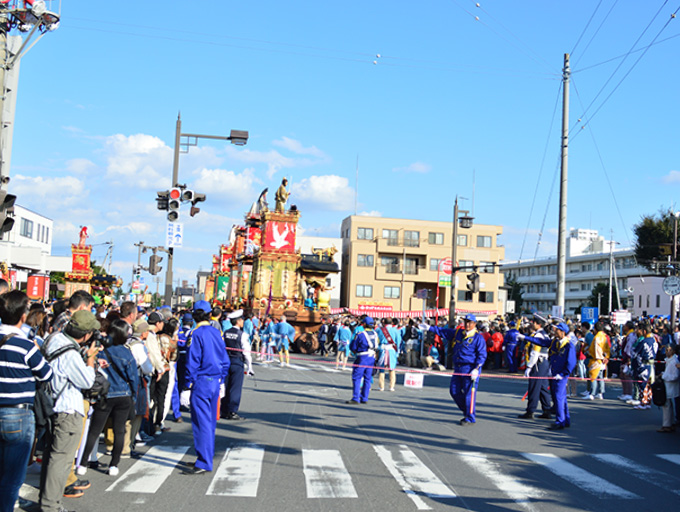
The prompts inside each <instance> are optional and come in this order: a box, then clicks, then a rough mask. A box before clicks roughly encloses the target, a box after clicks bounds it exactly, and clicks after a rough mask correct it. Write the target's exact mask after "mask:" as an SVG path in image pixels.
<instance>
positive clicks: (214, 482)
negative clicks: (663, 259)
mask: <svg viewBox="0 0 680 512" xmlns="http://www.w3.org/2000/svg"><path fill="white" fill-rule="evenodd" d="M328 362H329V360H328V359H326V360H325V363H324V360H321V359H319V358H314V357H306V356H303V358H302V359H295V360H293V362H292V364H291V367H290V368H281V367H279V365H278V363H276V364H275V365H272V366H264V365H256V367H255V372H256V380H255V379H252V378H248V379H247V380H246V383H245V385H244V395H243V402H242V405H241V411H240V413H241V414H242V415H243V416H244V417H246V420H245V421H240V422H233V421H226V420H221V421H220V422H219V423H218V427H217V440H216V453H215V471H214V472H213V473H212V474H205V475H200V476H184V475H182V474H181V470H182V469H183V468H184V467H185V466H184V463H188V462H192V461H193V460H194V459H195V456H194V455H193V443H192V436H191V427H190V422H189V414H188V413H185V415H184V418H185V422H184V423H182V424H175V423H172V422H170V423H168V424H169V425H170V426H171V427H172V430H171V431H169V432H166V433H164V434H163V435H162V436H160V437H159V438H158V439H157V440H156V441H155V442H153V443H151V444H150V445H149V446H147V447H144V448H142V449H141V450H140V451H142V452H143V453H144V456H143V457H142V458H141V459H139V460H135V459H124V460H123V461H122V462H121V465H120V470H121V471H120V475H119V476H118V477H117V478H114V477H110V476H108V475H107V474H106V473H105V468H104V469H103V470H102V471H99V470H89V471H88V473H87V476H85V477H83V478H87V479H89V480H90V481H91V482H92V487H91V488H90V489H89V490H88V491H86V494H85V496H84V497H82V498H78V499H71V500H64V506H66V507H67V508H68V509H69V510H77V511H79V512H80V511H90V510H91V511H94V510H97V511H101V512H108V511H112V512H113V511H116V512H118V511H120V510H125V511H137V510H138V511H140V512H141V511H143V512H151V511H168V510H171V511H173V512H175V511H184V510H186V511H189V510H193V511H204V510H206V511H207V510H216V509H223V508H225V507H230V508H231V507H237V508H238V509H242V510H249V511H251V510H252V511H275V512H283V511H323V510H331V511H335V510H342V511H343V512H351V511H360V510H361V511H366V510H394V511H402V510H403V511H407V510H427V509H432V510H454V511H455V510H474V511H486V512H496V511H499V510H520V511H575V510H579V511H581V510H586V511H593V512H595V511H598V512H605V511H615V512H628V511H630V512H640V511H647V510H670V509H672V508H673V507H677V503H678V494H680V467H679V464H680V433H678V432H676V433H673V434H659V433H657V432H656V429H657V428H659V427H660V425H661V412H660V410H659V409H658V408H656V407H654V408H652V409H651V410H648V411H638V410H633V409H632V408H631V407H630V406H625V405H623V404H622V403H621V402H619V401H618V400H616V398H615V397H616V396H617V395H618V394H620V388H618V387H617V386H608V389H607V393H606V394H605V398H606V399H605V400H596V401H585V400H570V410H571V418H572V427H571V428H570V429H566V430H563V431H556V432H555V431H549V430H548V429H547V427H548V426H549V424H550V422H549V421H547V420H521V419H518V418H517V414H518V413H521V412H523V410H524V407H525V402H522V401H521V398H522V395H523V394H524V392H525V391H526V381H525V380H523V379H516V380H508V379H499V378H494V376H493V375H492V374H486V375H485V374H483V376H482V380H481V383H480V390H479V395H478V401H477V411H478V422H477V424H476V425H475V426H473V427H462V426H460V425H459V424H458V420H459V419H460V418H461V417H462V416H461V414H460V413H459V411H458V409H457V408H456V407H455V405H454V404H453V401H452V400H451V399H450V397H449V394H448V385H449V378H448V377H446V376H440V375H426V376H425V383H424V387H423V388H422V389H413V388H406V387H404V385H403V382H404V376H403V374H400V375H399V378H398V381H397V382H398V385H397V390H396V391H395V392H389V391H385V392H380V391H378V390H377V386H376V387H375V388H374V389H373V391H372V392H371V397H370V401H369V403H368V404H365V405H361V406H351V405H346V404H345V403H344V402H345V400H347V399H349V398H350V391H349V389H350V382H351V379H350V371H348V370H347V371H344V372H343V371H336V370H334V367H333V365H329V364H327V363H328ZM376 384H377V383H376ZM582 387H583V386H582ZM100 449H101V448H100ZM108 459H109V457H108V456H105V455H102V456H101V459H100V460H101V461H102V462H103V463H108ZM31 483H33V484H35V477H30V478H29V479H28V480H27V485H25V486H24V488H23V490H22V495H23V496H24V497H26V498H29V499H35V497H36V496H37V490H36V489H35V488H33V487H32V486H31Z"/></svg>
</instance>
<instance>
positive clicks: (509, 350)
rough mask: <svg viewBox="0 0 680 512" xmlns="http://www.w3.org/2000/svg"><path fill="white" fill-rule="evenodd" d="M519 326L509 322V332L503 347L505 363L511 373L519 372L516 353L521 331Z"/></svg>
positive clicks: (504, 338) (506, 334)
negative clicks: (517, 327)
mask: <svg viewBox="0 0 680 512" xmlns="http://www.w3.org/2000/svg"><path fill="white" fill-rule="evenodd" d="M516 326H517V324H516V323H515V322H509V323H508V327H510V329H508V332H506V333H505V336H504V337H503V347H504V348H505V363H506V365H507V367H508V371H509V372H510V373H515V372H516V371H517V358H516V357H515V352H516V350H517V342H518V341H519V338H518V337H517V336H518V335H519V331H518V330H517V329H516Z"/></svg>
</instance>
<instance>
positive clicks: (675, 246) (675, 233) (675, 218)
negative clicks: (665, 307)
mask: <svg viewBox="0 0 680 512" xmlns="http://www.w3.org/2000/svg"><path fill="white" fill-rule="evenodd" d="M676 261H678V216H677V214H676V212H673V270H674V271H673V275H675V274H676V272H675V262H676ZM674 335H675V295H671V336H674Z"/></svg>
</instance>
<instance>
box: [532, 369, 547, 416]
mask: <svg viewBox="0 0 680 512" xmlns="http://www.w3.org/2000/svg"><path fill="white" fill-rule="evenodd" d="M549 374H550V362H549V361H548V360H547V359H543V360H542V361H538V362H537V363H536V364H535V365H534V367H533V368H532V369H531V373H530V374H529V376H530V377H547V376H548V375H549ZM539 400H540V402H541V409H543V412H549V411H550V393H549V392H548V379H529V394H528V396H527V412H534V411H535V410H536V408H537V407H538V402H539Z"/></svg>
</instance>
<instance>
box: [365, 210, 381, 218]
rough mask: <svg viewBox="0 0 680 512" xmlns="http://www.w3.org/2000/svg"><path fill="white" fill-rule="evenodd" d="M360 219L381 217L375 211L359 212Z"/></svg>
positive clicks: (379, 213)
mask: <svg viewBox="0 0 680 512" xmlns="http://www.w3.org/2000/svg"><path fill="white" fill-rule="evenodd" d="M359 215H360V216H361V217H382V213H381V212H379V211H377V210H371V211H370V212H359Z"/></svg>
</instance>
